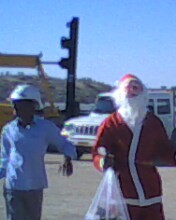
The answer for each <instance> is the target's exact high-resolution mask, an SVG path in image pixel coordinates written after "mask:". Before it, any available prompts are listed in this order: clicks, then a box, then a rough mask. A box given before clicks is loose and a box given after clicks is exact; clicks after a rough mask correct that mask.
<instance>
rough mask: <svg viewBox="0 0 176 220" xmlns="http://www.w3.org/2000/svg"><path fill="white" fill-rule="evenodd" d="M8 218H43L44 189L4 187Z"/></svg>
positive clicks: (18, 219) (36, 219)
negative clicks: (27, 189)
mask: <svg viewBox="0 0 176 220" xmlns="http://www.w3.org/2000/svg"><path fill="white" fill-rule="evenodd" d="M4 198H5V203H6V212H7V220H41V213H42V201H43V190H29V191H24V190H8V189H4Z"/></svg>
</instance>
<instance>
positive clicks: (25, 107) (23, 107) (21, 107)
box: [14, 100, 35, 119]
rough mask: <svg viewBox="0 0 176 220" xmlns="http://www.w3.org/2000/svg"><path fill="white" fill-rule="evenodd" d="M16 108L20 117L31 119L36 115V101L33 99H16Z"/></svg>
mask: <svg viewBox="0 0 176 220" xmlns="http://www.w3.org/2000/svg"><path fill="white" fill-rule="evenodd" d="M14 109H15V111H16V115H17V116H18V117H20V118H22V119H29V118H32V117H33V116H34V113H35V102H34V101H32V100H16V101H14Z"/></svg>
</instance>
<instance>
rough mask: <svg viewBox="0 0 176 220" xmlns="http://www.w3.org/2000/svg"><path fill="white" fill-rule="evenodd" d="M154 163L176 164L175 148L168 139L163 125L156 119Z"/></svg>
mask: <svg viewBox="0 0 176 220" xmlns="http://www.w3.org/2000/svg"><path fill="white" fill-rule="evenodd" d="M156 149H157V150H156V161H155V163H156V165H164V166H176V158H175V155H176V149H175V147H174V145H173V144H172V143H171V141H170V140H169V138H168V136H167V133H166V130H165V128H164V125H163V123H162V122H161V121H159V120H158V126H157V148H156Z"/></svg>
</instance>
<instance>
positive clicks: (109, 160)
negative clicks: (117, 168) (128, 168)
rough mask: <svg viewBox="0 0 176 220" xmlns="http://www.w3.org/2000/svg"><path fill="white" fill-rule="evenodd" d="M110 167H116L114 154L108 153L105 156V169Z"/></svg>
mask: <svg viewBox="0 0 176 220" xmlns="http://www.w3.org/2000/svg"><path fill="white" fill-rule="evenodd" d="M109 167H112V168H113V169H114V155H112V154H107V155H106V156H105V158H104V165H103V170H107V169H108V168H109Z"/></svg>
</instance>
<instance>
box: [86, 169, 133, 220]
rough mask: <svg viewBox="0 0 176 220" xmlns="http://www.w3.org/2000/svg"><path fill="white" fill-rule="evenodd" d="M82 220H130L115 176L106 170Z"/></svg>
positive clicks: (112, 172) (112, 171) (111, 171)
mask: <svg viewBox="0 0 176 220" xmlns="http://www.w3.org/2000/svg"><path fill="white" fill-rule="evenodd" d="M84 220H130V218H129V214H128V210H127V206H126V204H125V201H124V199H123V195H122V192H121V189H120V184H119V180H118V177H117V175H116V174H115V172H114V170H113V169H112V168H108V169H107V170H106V172H105V173H104V177H103V179H102V181H101V182H100V185H99V187H98V189H97V192H96V194H95V197H94V198H93V201H92V203H91V205H90V207H89V210H88V212H87V213H86V215H85V218H84Z"/></svg>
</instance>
